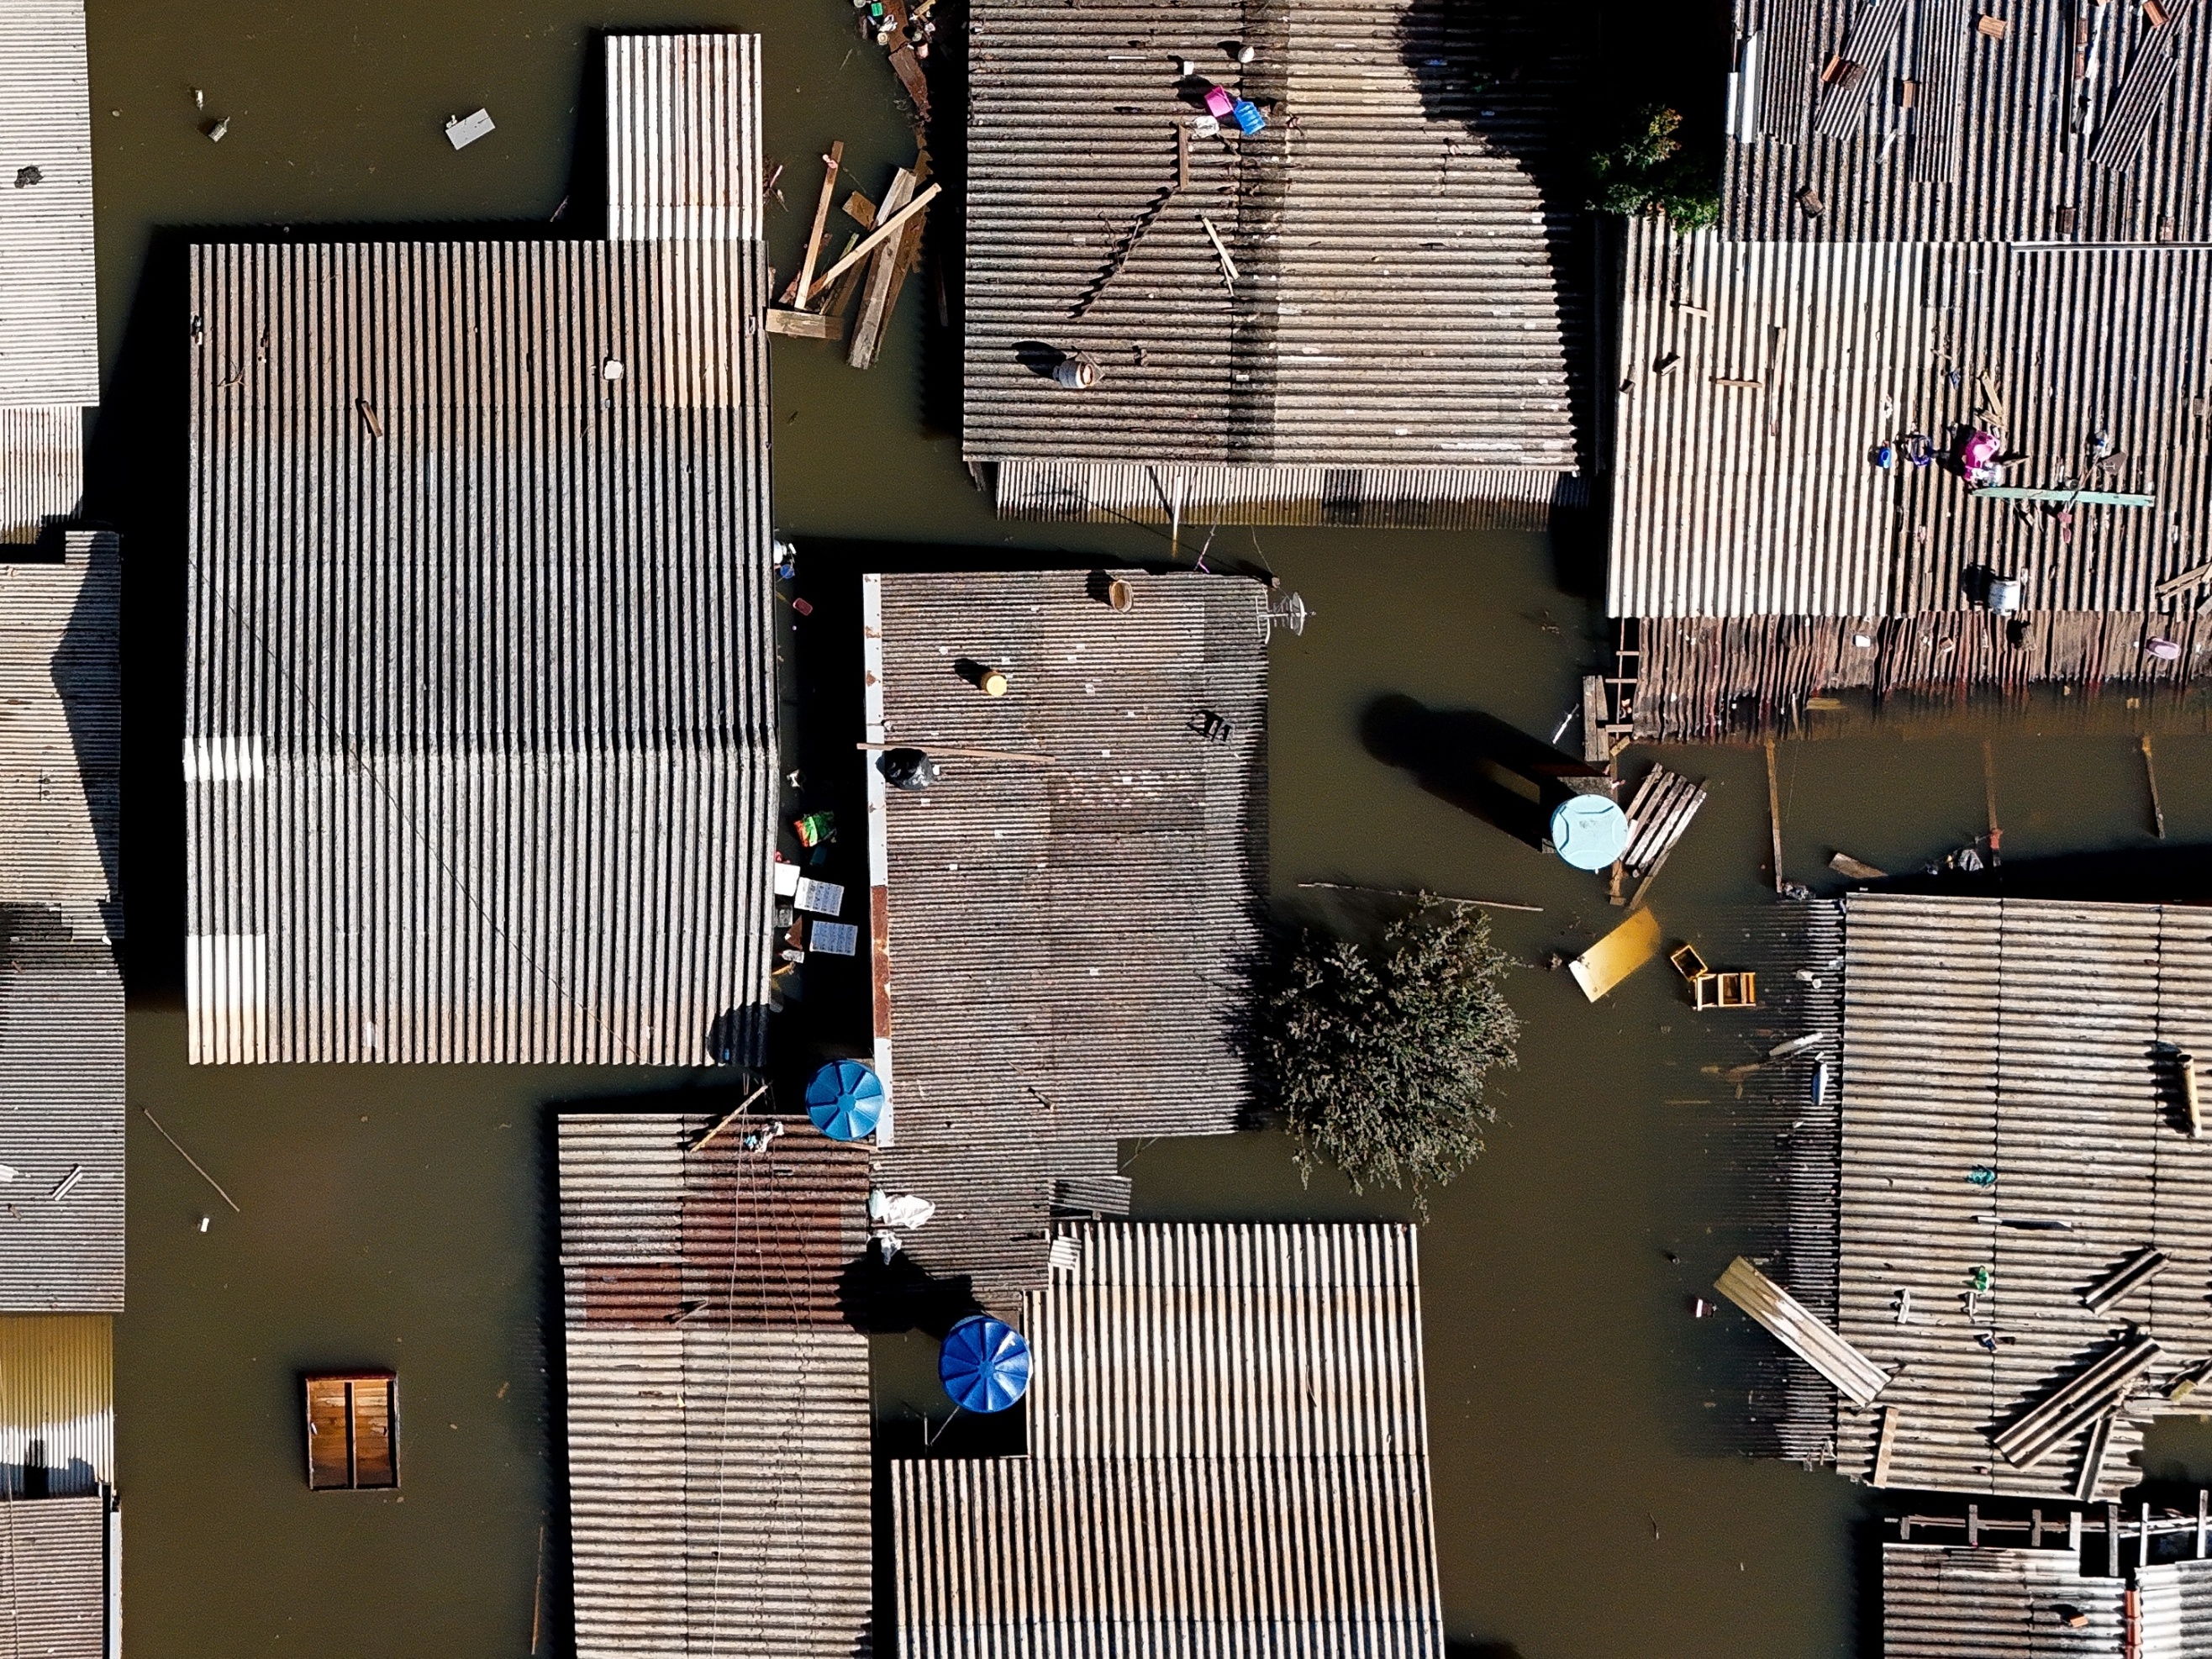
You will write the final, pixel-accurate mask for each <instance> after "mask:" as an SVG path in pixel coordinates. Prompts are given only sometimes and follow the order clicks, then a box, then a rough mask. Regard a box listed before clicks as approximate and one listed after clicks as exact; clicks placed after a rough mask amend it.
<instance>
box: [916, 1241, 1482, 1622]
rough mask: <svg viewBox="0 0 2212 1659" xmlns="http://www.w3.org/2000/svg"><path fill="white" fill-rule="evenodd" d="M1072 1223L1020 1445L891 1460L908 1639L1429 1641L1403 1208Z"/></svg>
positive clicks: (1038, 1338)
mask: <svg viewBox="0 0 2212 1659" xmlns="http://www.w3.org/2000/svg"><path fill="white" fill-rule="evenodd" d="M1066 1237H1067V1238H1069V1239H1070V1240H1071V1241H1072V1242H1073V1244H1074V1245H1075V1247H1076V1251H1077V1258H1076V1266H1075V1267H1074V1268H1073V1271H1072V1273H1070V1274H1068V1275H1067V1276H1066V1277H1064V1278H1056V1279H1054V1281H1053V1282H1052V1284H1051V1285H1049V1286H1048V1287H1047V1288H1045V1289H1043V1290H1039V1291H1031V1292H1030V1293H1029V1295H1028V1296H1027V1297H1026V1298H1025V1302H1024V1306H1025V1310H1026V1312H1025V1326H1026V1328H1027V1331H1028V1334H1029V1337H1030V1343H1031V1345H1032V1348H1033V1351H1034V1355H1035V1369H1034V1372H1033V1380H1032V1382H1031V1383H1030V1391H1029V1395H1028V1400H1027V1402H1026V1407H1025V1409H1026V1410H1027V1413H1028V1431H1029V1451H1028V1454H1027V1455H1025V1456H1021V1457H1007V1458H979V1459H969V1458H955V1457H942V1456H940V1457H937V1458H928V1459H914V1460H900V1461H896V1462H893V1463H892V1464H891V1466H890V1486H891V1531H892V1540H893V1548H894V1549H895V1550H896V1561H895V1564H894V1570H895V1574H896V1586H897V1603H896V1607H897V1613H896V1618H897V1625H898V1650H899V1652H900V1653H901V1654H902V1656H904V1659H953V1656H963V1659H971V1656H1009V1659H1010V1656H1014V1655H1018V1654H1025V1653H1034V1652H1038V1651H1052V1652H1089V1653H1115V1654H1121V1655H1125V1656H1130V1659H1145V1656H1152V1655H1159V1656H1168V1655H1181V1654H1188V1653H1192V1652H1213V1653H1231V1652H1243V1653H1280V1652H1343V1653H1352V1652H1357V1653H1362V1654H1369V1655H1374V1656H1377V1659H1436V1656H1439V1655H1441V1654H1442V1652H1443V1613H1442V1608H1441V1606H1440V1604H1439V1598H1438V1590H1437V1560H1436V1533H1435V1523H1434V1520H1433V1517H1432V1514H1431V1499H1430V1489H1429V1481H1430V1476H1429V1458H1428V1425H1427V1415H1426V1408H1425V1395H1424V1389H1423V1377H1422V1370H1421V1325H1420V1279H1419V1259H1418V1250H1417V1243H1416V1237H1415V1233H1414V1231H1413V1228H1411V1227H1410V1226H1404V1225H1311V1224H1285V1225H1216V1224H1165V1223H1142V1224H1127V1223H1107V1224H1101V1225H1090V1226H1083V1227H1076V1228H1072V1229H1069V1230H1068V1231H1066Z"/></svg>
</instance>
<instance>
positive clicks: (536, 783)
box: [185, 34, 776, 1065]
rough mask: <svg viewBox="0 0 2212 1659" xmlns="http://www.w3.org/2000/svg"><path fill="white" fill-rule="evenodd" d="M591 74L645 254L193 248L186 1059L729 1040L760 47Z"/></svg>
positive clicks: (751, 450) (755, 404) (746, 985)
mask: <svg viewBox="0 0 2212 1659" xmlns="http://www.w3.org/2000/svg"><path fill="white" fill-rule="evenodd" d="M607 73H608V84H609V109H610V132H609V147H610V149H611V152H612V153H613V155H614V163H613V166H612V169H611V171H612V173H613V178H614V181H615V185H616V193H615V199H614V201H613V203H612V204H611V205H612V208H613V210H614V216H615V219H616V228H617V231H619V232H623V233H624V234H626V235H628V236H630V237H633V238H635V240H607V241H599V242H581V241H521V242H509V243H471V244H463V245H453V246H446V245H431V244H421V243H396V244H395V243H380V244H355V245H325V246H291V245H283V246H278V245H252V246H217V247H201V248H197V249H195V250H194V252H193V256H192V294H193V299H192V305H193V307H194V311H195V313H196V315H197V318H198V319H199V321H200V323H201V331H200V337H199V338H198V341H197V344H196V345H195V346H194V347H193V349H192V350H191V380H192V431H193V444H194V448H195V454H196V455H197V470H196V474H195V480H194V499H193V502H192V509H191V512H192V516H191V560H192V573H191V580H190V582H189V586H188V596H189V597H188V605H189V611H190V615H189V620H188V629H189V631H188V635H187V638H188V655H187V659H188V682H187V708H186V715H185V733H186V735H185V771H186V775H187V778H188V781H189V784H190V788H189V805H188V811H189V823H190V836H189V847H188V853H187V888H188V905H189V924H188V925H189V930H190V933H191V938H190V940H189V941H188V945H187V954H186V995H187V1002H188V1005H189V1012H190V1035H191V1057H192V1059H193V1060H195V1061H197V1062H217V1061H257V1060H268V1061H279V1060H419V1061H464V1060H466V1061H486V1060H504V1061H533V1062H547V1061H568V1062H584V1063H599V1064H616V1063H621V1064H662V1065H691V1064H704V1063H727V1062H730V1061H745V1060H751V1059H754V1058H757V1055H758V1054H759V1052H760V1049H761V1045H762V1042H763V1029H764V1025H765V1020H766V1009H767V1000H768V994H767V972H768V963H769V927H770V923H771V921H772V914H773V913H772V908H771V898H770V895H769V861H770V856H771V854H772V851H773V845H774V836H775V829H774V823H775V807H776V793H775V788H776V780H775V757H776V707H775V694H774V684H773V669H774V659H773V646H772V643H771V640H770V634H771V629H772V626H773V614H774V613H773V607H772V597H771V594H772V583H771V577H770V554H769V529H768V513H769V479H768V435H767V427H766V422H767V410H768V384H767V373H768V370H767V356H766V349H765V342H764V337H763V334H762V331H761V329H760V325H759V313H760V309H761V307H762V306H763V304H764V303H765V297H766V264H765V254H764V251H763V246H762V244H761V242H760V240H759V239H758V230H759V226H758V215H757V201H758V197H759V189H758V182H757V181H758V175H759V160H760V158H759V151H758V126H757V113H754V112H757V105H758V98H759V61H758V41H757V39H756V38H755V37H753V36H749V35H714V34H709V35H652V36H642V37H638V38H636V39H635V40H629V41H624V40H619V39H618V40H616V41H614V42H612V43H611V45H610V48H609V52H608V62H607ZM632 152H635V153H636V154H635V155H633V154H632ZM641 158H642V159H641ZM647 238H651V239H652V240H645V239H647Z"/></svg>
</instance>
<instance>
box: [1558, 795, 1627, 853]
mask: <svg viewBox="0 0 2212 1659" xmlns="http://www.w3.org/2000/svg"><path fill="white" fill-rule="evenodd" d="M1627 845H1628V814H1627V813H1626V812H1624V811H1621V810H1620V805H1618V804H1617V803H1616V802H1614V801H1613V800H1610V799H1607V797H1605V796H1603V795H1571V796H1569V797H1568V798H1567V799H1565V800H1563V801H1561V802H1560V803H1559V806H1558V807H1557V808H1556V809H1554V810H1553V813H1552V846H1553V848H1554V849H1555V850H1556V851H1557V852H1558V853H1559V856H1560V857H1561V858H1563V859H1565V860H1566V861H1567V862H1568V863H1569V864H1571V865H1573V866H1575V868H1576V869H1577V870H1602V869H1604V868H1605V867H1606V866H1607V865H1608V864H1611V863H1612V862H1613V860H1615V859H1617V858H1619V857H1620V854H1621V852H1622V850H1623V849H1624V848H1626V847H1627Z"/></svg>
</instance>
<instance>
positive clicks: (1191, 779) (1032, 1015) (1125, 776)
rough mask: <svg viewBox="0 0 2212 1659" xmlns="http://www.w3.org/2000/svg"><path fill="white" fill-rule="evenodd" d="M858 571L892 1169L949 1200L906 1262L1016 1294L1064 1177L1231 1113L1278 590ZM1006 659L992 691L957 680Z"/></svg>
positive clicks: (1237, 582)
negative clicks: (908, 779)
mask: <svg viewBox="0 0 2212 1659" xmlns="http://www.w3.org/2000/svg"><path fill="white" fill-rule="evenodd" d="M1114 575H1115V579H1118V580H1121V581H1124V582H1126V583H1127V585H1128V592H1129V597H1130V600H1131V604H1130V608H1129V609H1128V610H1127V611H1115V609H1114V608H1113V607H1112V605H1110V604H1109V602H1108V600H1107V597H1106V591H1105V585H1106V582H1107V580H1109V578H1108V577H1107V575H1106V574H1105V573H1089V574H1086V573H1085V572H1083V571H1079V570H1076V571H1056V572H1043V573H1038V574H981V575H933V574H897V575H883V576H870V577H866V578H865V579H864V589H863V594H864V597H863V604H864V606H865V607H866V615H867V627H868V629H869V632H870V634H871V635H872V638H871V640H870V641H869V647H870V650H871V652H872V653H874V659H873V661H874V667H873V669H872V678H873V684H872V686H871V688H870V692H869V696H870V708H869V720H870V726H869V735H870V738H871V739H872V740H873V741H876V742H879V743H884V744H892V745H907V746H915V747H920V748H922V749H925V750H952V749H957V748H976V749H987V750H1004V751H1009V752H1015V753H1021V754H1031V753H1034V754H1038V755H1042V756H1047V757H1051V760H1052V762H1053V763H1051V764H1028V763H1020V762H1014V761H990V760H976V759H967V758H962V757H958V756H956V755H952V754H950V753H947V754H945V756H944V758H943V760H942V765H943V768H944V777H943V781H942V782H941V783H939V785H938V787H935V788H933V789H929V790H927V791H923V792H919V793H917V792H911V791H907V790H901V789H893V788H889V787H885V785H884V779H883V775H882V772H881V770H880V769H879V768H878V767H877V766H875V765H871V766H870V768H869V772H868V778H869V787H870V792H871V793H870V806H869V817H870V825H869V836H870V854H871V868H872V874H871V881H872V885H873V887H874V889H875V894H874V898H873V901H872V912H871V913H872V916H873V918H874V927H873V933H874V940H875V944H874V949H875V963H876V983H877V987H878V988H877V998H876V1022H875V1029H876V1034H877V1051H876V1052H877V1060H878V1069H879V1070H880V1071H881V1072H882V1073H883V1074H884V1079H885V1082H886V1085H887V1088H888V1091H889V1097H890V1115H889V1117H888V1118H887V1119H886V1123H887V1125H888V1126H889V1128H888V1133H887V1132H886V1131H885V1130H884V1129H878V1141H879V1144H881V1145H882V1146H883V1147H884V1150H883V1152H881V1154H880V1156H879V1164H880V1166H881V1169H882V1178H883V1180H884V1182H886V1183H887V1184H889V1185H891V1186H894V1187H896V1188H901V1189H902V1190H912V1191H915V1192H918V1193H921V1194H923V1195H924V1196H926V1197H928V1198H931V1199H933V1200H936V1202H937V1204H938V1206H939V1210H938V1213H937V1216H936V1218H934V1219H933V1220H932V1221H931V1223H930V1224H929V1226H928V1228H927V1230H926V1231H923V1232H921V1233H920V1234H918V1235H917V1236H916V1237H915V1239H914V1240H913V1242H912V1249H913V1250H914V1253H915V1255H916V1256H917V1257H918V1258H920V1259H921V1261H924V1262H926V1263H927V1264H928V1265H929V1266H930V1267H932V1268H933V1269H934V1270H936V1271H939V1272H949V1273H968V1274H972V1275H974V1276H975V1279H976V1282H977V1285H978V1288H979V1290H981V1291H984V1292H986V1293H987V1294H990V1295H993V1296H1000V1297H1003V1296H1005V1295H1006V1294H1008V1293H1010V1292H1011V1291H1015V1290H1018V1289H1020V1288H1022V1287H1023V1286H1024V1285H1034V1284H1036V1283H1038V1282H1039V1281H1040V1280H1041V1279H1042V1273H1043V1265H1044V1255H1045V1243H1044V1232H1045V1227H1046V1224H1047V1220H1048V1206H1049V1200H1050V1197H1051V1193H1052V1188H1053V1182H1054V1178H1055V1177H1058V1176H1089V1175H1107V1174H1111V1173H1113V1172H1114V1144H1115V1142H1116V1141H1117V1140H1121V1139H1130V1138H1133V1137H1137V1136H1141V1135H1157V1134H1205V1133H1219V1132H1222V1131H1225V1130H1229V1129H1232V1128H1235V1127H1237V1123H1238V1119H1239V1114H1240V1113H1241V1112H1242V1111H1243V1109H1245V1107H1246V1105H1247V1103H1248V1098H1249V1081H1248V1079H1247V1074H1246V1067H1245V1065H1244V1061H1243V1058H1242V1056H1241V1055H1240V1054H1239V1052H1238V1049H1237V1042H1236V1027H1237V1022H1238V1020H1239V1019H1240V1018H1241V1017H1242V1014H1243V1008H1244V1006H1245V1000H1246V996H1247V992H1246V988H1245V978H1244V975H1245V963H1246V961H1247V958H1248V957H1249V954H1250V952H1251V951H1253V950H1254V948H1255V946H1256V945H1257V943H1258V932H1257V924H1256V921H1255V906H1256V904H1257V903H1258V902H1259V899H1260V896H1261V894H1262V893H1263V892H1264V891H1265V889H1266V870H1267V622H1266V614H1265V613H1266V600H1267V591H1266V589H1264V588H1263V587H1262V586H1260V584H1258V583H1256V582H1251V581H1247V580H1242V579H1239V578H1230V577H1220V576H1201V575H1193V574H1180V575H1148V574H1142V573H1139V572H1134V571H1130V572H1117V573H1114ZM982 666H987V667H995V668H999V669H1001V670H1003V671H1005V672H1006V675H1007V676H1008V677H1009V679H1010V682H1011V687H1010V690H1008V692H1007V694H1006V696H1003V697H995V698H994V697H990V696H986V695H985V694H984V693H983V692H982V691H981V690H978V689H977V688H976V687H975V685H974V684H971V683H970V678H967V677H966V676H969V675H972V674H974V673H975V672H976V671H977V668H978V667H982Z"/></svg>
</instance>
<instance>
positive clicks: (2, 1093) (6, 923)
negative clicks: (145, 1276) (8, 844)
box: [0, 905, 125, 1313]
mask: <svg viewBox="0 0 2212 1659" xmlns="http://www.w3.org/2000/svg"><path fill="white" fill-rule="evenodd" d="M123 1056H124V1042H123V976H122V975H121V974H120V973H119V972H118V969H117V967H116V963H115V953H114V951H113V948H112V946H111V945H110V944H109V943H108V939H107V935H106V932H105V930H104V928H103V927H102V925H101V921H100V916H99V914H98V913H97V912H96V911H94V910H92V909H91V908H89V907H76V908H69V909H62V908H47V907H44V906H33V905H8V906H0V1165H4V1166H6V1167H7V1168H9V1169H10V1170H14V1171H15V1177H14V1179H12V1180H10V1181H8V1182H4V1183H0V1209H4V1211H5V1218H4V1220H0V1310H7V1311H10V1312H23V1313H120V1312H122V1311H123V1228H124V1180H123V1168H124V1159H123V1139H124V1136H123V1130H124V1117H125V1104H124V1064H123Z"/></svg>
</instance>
